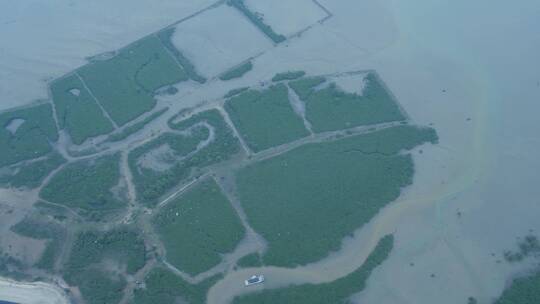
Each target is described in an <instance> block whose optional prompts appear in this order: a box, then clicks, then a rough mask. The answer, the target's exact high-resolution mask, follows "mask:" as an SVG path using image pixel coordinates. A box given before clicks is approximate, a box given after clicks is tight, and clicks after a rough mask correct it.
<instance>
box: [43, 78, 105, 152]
mask: <svg viewBox="0 0 540 304" xmlns="http://www.w3.org/2000/svg"><path fill="white" fill-rule="evenodd" d="M51 92H52V97H53V101H54V105H55V109H56V116H57V117H58V126H59V128H60V129H66V130H67V132H68V133H69V135H70V137H71V139H72V141H73V142H74V143H75V144H77V145H79V144H82V143H83V142H84V141H85V140H86V139H88V138H90V137H95V136H98V135H102V134H106V133H109V132H111V131H112V130H113V125H112V123H111V122H110V121H109V120H108V119H107V117H105V115H104V114H103V112H102V111H101V108H100V107H99V106H98V104H97V103H96V101H95V100H94V98H93V97H92V96H91V95H90V93H89V92H88V90H87V89H86V88H85V87H84V85H83V83H82V82H81V80H80V79H79V77H77V75H75V74H71V75H69V76H67V77H64V78H61V79H59V80H57V81H55V82H54V83H53V84H52V85H51Z"/></svg>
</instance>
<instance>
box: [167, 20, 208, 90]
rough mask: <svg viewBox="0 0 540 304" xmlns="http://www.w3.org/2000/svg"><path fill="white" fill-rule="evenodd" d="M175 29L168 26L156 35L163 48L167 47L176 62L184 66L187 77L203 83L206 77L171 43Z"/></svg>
mask: <svg viewBox="0 0 540 304" xmlns="http://www.w3.org/2000/svg"><path fill="white" fill-rule="evenodd" d="M175 30H176V29H175V28H168V29H165V30H163V31H161V32H159V33H158V34H157V36H158V38H159V40H161V43H163V45H164V46H165V48H167V50H168V51H169V52H171V54H173V56H174V57H175V58H176V60H177V61H178V63H179V64H180V65H181V66H182V67H183V68H184V71H186V74H187V75H188V77H189V79H191V80H193V81H196V82H198V83H205V82H206V78H204V77H203V76H201V75H199V74H198V73H197V71H196V69H195V66H194V65H193V64H192V63H191V61H189V59H187V58H186V56H184V54H182V52H180V50H178V49H177V48H176V47H175V46H174V44H173V43H172V36H173V35H174V31H175Z"/></svg>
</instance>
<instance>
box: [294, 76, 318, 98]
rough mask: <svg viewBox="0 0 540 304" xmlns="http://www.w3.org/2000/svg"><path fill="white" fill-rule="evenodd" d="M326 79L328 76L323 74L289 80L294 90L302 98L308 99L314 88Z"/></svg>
mask: <svg viewBox="0 0 540 304" xmlns="http://www.w3.org/2000/svg"><path fill="white" fill-rule="evenodd" d="M325 81H326V78H324V77H322V76H314V77H306V78H301V79H298V80H295V81H291V82H289V87H290V88H291V89H293V90H294V92H295V93H296V95H298V97H300V99H301V100H306V99H307V98H308V97H309V95H310V94H311V93H312V92H313V90H314V88H315V87H316V86H318V85H321V84H323V83H324V82H325Z"/></svg>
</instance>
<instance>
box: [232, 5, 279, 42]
mask: <svg viewBox="0 0 540 304" xmlns="http://www.w3.org/2000/svg"><path fill="white" fill-rule="evenodd" d="M227 4H228V5H232V6H234V7H235V8H237V9H238V10H239V11H240V12H242V14H244V15H245V16H246V17H247V18H248V19H249V21H251V22H252V23H253V24H254V25H255V26H256V27H257V28H259V30H261V32H263V33H264V34H265V35H266V36H268V38H270V39H271V40H272V41H273V42H274V43H280V42H283V41H285V40H286V39H287V38H286V37H285V36H283V35H281V34H277V33H276V32H274V30H273V29H272V27H270V26H269V25H268V24H266V23H264V20H263V18H262V17H261V16H259V15H258V14H256V13H254V12H252V11H251V10H250V9H249V8H247V6H246V5H245V4H244V0H229V1H228V2H227Z"/></svg>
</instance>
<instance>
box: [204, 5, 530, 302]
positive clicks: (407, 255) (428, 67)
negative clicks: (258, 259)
mask: <svg viewBox="0 0 540 304" xmlns="http://www.w3.org/2000/svg"><path fill="white" fill-rule="evenodd" d="M325 2H327V1H325ZM345 2H346V3H345ZM360 2H362V3H359V4H358V6H362V7H364V8H366V7H368V8H369V5H370V4H366V3H367V2H366V1H360ZM327 4H328V8H329V9H330V10H332V11H333V12H334V14H335V16H336V18H340V17H341V18H347V17H348V16H346V9H349V10H351V8H352V7H355V4H354V3H352V1H343V2H342V3H339V4H336V3H334V4H332V3H330V2H328V3H327ZM373 6H375V4H373ZM520 6H523V7H527V8H528V10H527V12H524V11H523V10H522V9H520V8H518V7H515V5H512V4H509V3H506V2H502V1H495V2H488V1H479V2H477V3H474V5H471V3H470V2H467V1H452V2H447V1H420V2H418V3H414V4H410V3H405V2H401V1H394V2H385V3H384V7H385V8H386V9H387V12H388V13H389V15H385V18H391V19H392V21H391V22H389V23H394V24H395V25H396V28H397V30H398V33H399V34H398V36H397V37H396V39H395V40H393V42H392V43H389V44H388V45H387V46H386V47H385V48H383V49H380V50H377V52H375V53H373V55H372V56H370V57H368V58H363V57H362V56H359V59H358V63H357V64H358V65H359V66H361V67H362V68H374V69H376V70H377V71H378V72H379V73H380V74H381V77H382V78H383V79H384V80H385V81H386V82H387V84H388V85H389V87H390V88H391V89H392V90H393V92H394V93H395V94H396V96H397V98H398V99H399V100H400V102H401V103H402V105H403V106H404V108H405V109H406V110H407V111H408V112H409V114H410V115H411V118H412V120H413V121H415V122H417V123H419V124H423V125H428V124H433V127H434V128H436V129H437V131H438V133H439V135H440V137H441V140H440V144H439V145H438V146H435V147H429V146H428V147H426V146H424V147H420V148H418V149H416V150H415V151H414V152H413V153H414V159H415V164H416V175H415V183H414V185H413V186H411V187H410V188H408V189H405V191H404V192H403V194H402V196H401V197H400V198H399V199H398V201H396V202H394V203H392V204H391V205H390V206H388V207H387V208H385V209H384V210H382V211H381V212H380V213H379V214H378V215H377V216H376V217H375V218H374V219H373V220H372V221H371V222H370V223H369V224H368V225H366V226H364V227H363V228H362V229H361V230H360V231H356V233H355V234H354V235H353V237H352V238H349V239H346V240H344V242H343V246H342V249H341V250H340V251H339V252H335V253H332V254H331V255H330V256H329V257H327V258H326V259H323V260H322V261H320V262H317V263H314V264H310V265H306V266H303V267H298V268H294V269H286V268H276V267H262V268H257V269H247V270H242V271H237V272H232V273H229V274H228V275H227V276H226V277H225V278H224V279H223V280H222V281H220V282H219V283H218V284H217V285H215V286H214V287H213V288H212V289H211V290H210V292H209V294H208V302H209V303H227V302H229V301H230V300H231V299H232V298H233V297H234V296H236V295H240V294H243V293H246V292H252V291H255V290H260V289H261V288H276V287H279V286H285V285H289V284H299V283H319V282H326V281H332V280H334V279H336V278H339V277H341V276H344V275H346V274H348V273H350V272H351V271H353V270H355V269H356V268H357V267H359V266H360V265H361V264H362V263H363V261H364V260H365V258H366V256H367V255H368V254H369V252H370V251H371V250H372V249H373V248H374V245H375V244H376V242H377V240H378V239H379V238H380V237H382V236H383V235H385V234H387V233H393V232H394V233H396V235H397V240H396V241H397V246H396V250H395V252H394V253H393V254H392V255H391V257H390V259H389V261H388V262H387V263H385V265H383V266H382V267H381V269H379V270H377V271H376V273H375V274H374V277H373V282H372V283H371V284H369V283H368V289H367V290H366V292H364V293H362V294H360V295H358V296H357V297H355V298H354V299H355V300H358V301H359V302H362V303H398V302H399V303H428V302H439V303H456V302H457V301H461V300H462V301H461V302H464V301H466V299H467V297H468V296H475V297H476V298H477V299H479V300H480V301H481V302H486V303H488V301H490V300H492V299H494V298H495V297H496V296H497V295H498V294H499V293H500V292H501V291H502V288H503V287H504V282H505V280H506V278H508V277H509V276H511V275H512V274H513V273H515V271H516V270H517V269H518V268H520V267H511V266H508V265H503V264H499V263H496V259H497V257H492V258H491V259H488V258H487V257H488V256H491V255H492V254H493V255H497V254H499V253H501V252H502V250H504V249H505V248H508V247H505V246H511V245H512V243H513V241H514V239H515V237H516V236H519V235H522V234H523V233H526V232H527V230H528V229H536V230H539V228H540V227H539V224H538V221H537V220H535V219H534V218H535V216H534V215H535V214H536V215H537V214H538V212H540V210H538V208H539V207H538V205H537V203H536V204H535V203H534V201H535V198H537V197H539V196H540V193H539V192H540V191H539V190H537V187H534V186H533V184H534V180H536V181H538V179H537V177H538V175H535V172H536V169H535V168H539V167H540V164H539V161H538V160H537V159H536V158H533V156H532V155H531V154H530V152H527V151H537V150H538V148H540V137H539V136H538V135H536V134H535V132H536V131H535V130H538V129H540V123H539V121H538V120H537V119H535V118H534V117H535V116H536V114H534V113H538V105H537V104H538V103H537V102H535V103H534V102H533V101H535V100H536V101H538V100H540V82H539V79H540V76H539V75H538V70H540V63H539V61H538V60H537V59H535V56H534V53H538V51H540V34H539V33H540V31H538V30H537V29H538V28H540V21H539V20H540V7H539V6H538V4H536V3H535V2H534V1H525V2H523V3H521V4H520ZM457 20H459V22H458V21H457ZM344 23H345V22H344ZM351 23H352V22H351ZM331 24H332V23H331V21H330V22H329V23H328V26H329V27H331V26H332V25H331ZM331 31H332V32H333V33H334V34H336V35H339V36H340V37H347V38H350V39H351V40H349V42H350V43H351V44H352V43H353V42H354V43H355V44H361V43H362V41H360V40H358V41H355V40H353V39H354V38H353V37H352V36H347V35H348V34H349V33H348V32H347V29H344V28H339V26H336V27H334V28H332V29H331ZM381 36H384V35H381ZM508 39H509V40H510V41H512V43H510V44H509V43H506V42H505V41H506V40H508ZM512 54H513V55H512ZM517 54H520V55H519V56H518V55H517ZM520 56H523V57H520ZM518 57H519V58H518ZM322 58H324V57H323V56H321V59H319V60H321V61H322V60H323V59H322ZM420 150H422V153H420ZM527 163H528V164H529V166H527V165H526V164H527ZM501 173H502V175H501ZM520 185H521V187H520ZM509 202H511V203H509ZM459 210H464V212H465V214H466V215H465V216H464V218H461V219H460V218H458V217H457V216H456V212H457V211H459ZM516 211H517V213H515V212H516ZM518 214H519V215H518ZM497 222H503V223H506V224H507V225H505V226H501V225H498V226H497V225H496V223H497ZM488 235H489V236H488ZM411 261H417V264H420V265H422V266H421V267H416V269H414V270H410V271H409V270H407V269H405V268H406V267H404V266H405V265H407V266H408V264H409V263H410V262H411ZM407 268H412V266H411V267H407ZM521 268H523V267H521ZM404 269H405V270H404ZM434 272H437V274H438V276H439V277H440V279H438V280H435V279H433V278H431V276H430V274H431V273H434ZM253 273H262V274H264V275H265V277H266V278H267V280H266V282H265V283H264V285H263V286H258V287H255V288H249V289H247V288H245V287H243V285H242V282H243V280H244V279H245V278H247V277H249V276H250V275H251V274H253ZM388 290H393V292H392V293H391V295H388V294H389V293H388ZM441 298H444V299H445V300H444V301H443V302H441V301H440V300H441Z"/></svg>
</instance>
